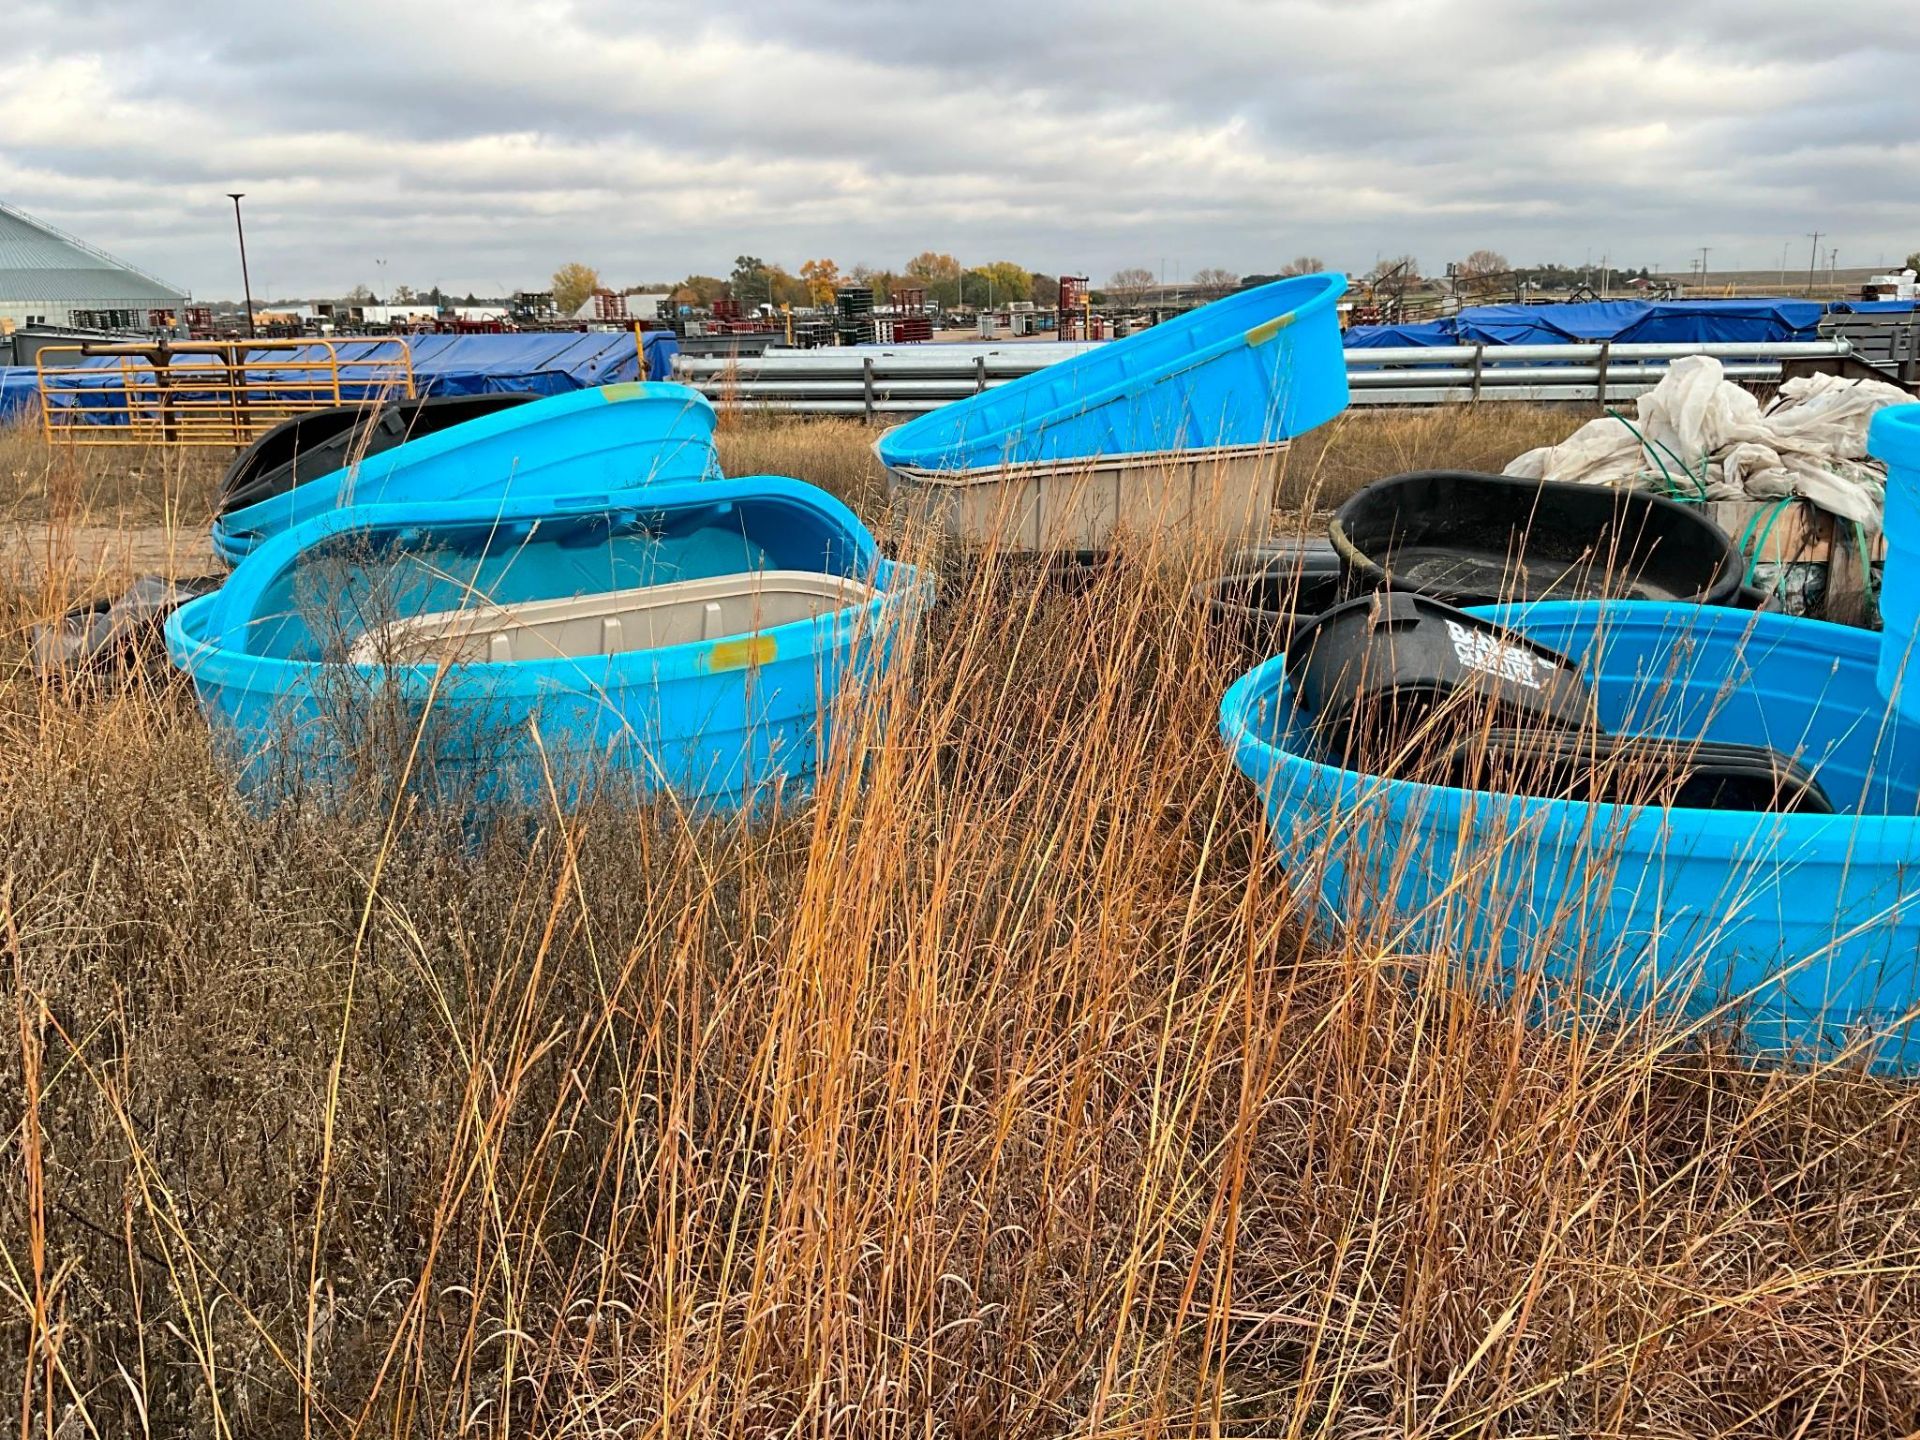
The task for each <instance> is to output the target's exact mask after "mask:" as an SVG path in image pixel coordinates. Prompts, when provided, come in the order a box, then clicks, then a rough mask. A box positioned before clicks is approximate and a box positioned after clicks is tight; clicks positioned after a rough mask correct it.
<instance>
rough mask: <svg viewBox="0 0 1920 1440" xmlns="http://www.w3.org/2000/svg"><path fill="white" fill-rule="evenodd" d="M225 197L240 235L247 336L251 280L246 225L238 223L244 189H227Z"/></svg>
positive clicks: (250, 325) (250, 335) (250, 322)
mask: <svg viewBox="0 0 1920 1440" xmlns="http://www.w3.org/2000/svg"><path fill="white" fill-rule="evenodd" d="M227 198H228V199H229V200H231V201H233V228H234V232H235V233H236V234H237V235H239V237H240V289H241V292H242V293H243V294H245V296H246V297H247V338H248V339H249V340H251V339H253V338H254V333H253V282H252V281H250V280H248V279H247V227H246V226H245V225H243V224H241V223H240V202H241V201H242V200H244V199H246V198H247V192H246V191H244V190H238V191H235V190H229V191H228V192H227Z"/></svg>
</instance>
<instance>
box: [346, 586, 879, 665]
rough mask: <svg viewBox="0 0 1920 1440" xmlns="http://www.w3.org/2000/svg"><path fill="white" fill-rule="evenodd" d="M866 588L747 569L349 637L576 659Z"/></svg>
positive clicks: (409, 649)
mask: <svg viewBox="0 0 1920 1440" xmlns="http://www.w3.org/2000/svg"><path fill="white" fill-rule="evenodd" d="M878 594H879V591H878V590H877V589H876V588H875V587H874V586H872V585H870V584H866V583H864V582H862V581H859V580H853V579H849V578H848V577H846V576H842V575H834V574H829V573H824V572H819V571H812V570H755V571H745V572H741V573H738V574H731V575H717V576H711V577H707V578H704V579H699V580H675V581H669V582H667V583H666V584H660V585H642V586H635V587H633V588H631V589H625V590H609V591H601V592H598V593H594V594H587V595H575V596H567V597H562V598H558V599H552V600H530V601H522V602H519V603H516V604H512V605H494V604H491V603H489V602H487V601H486V600H485V599H481V600H479V601H478V603H476V604H474V605H471V606H465V607H462V608H460V609H455V610H435V611H429V612H427V613H425V614H421V615H411V616H407V617H406V618H404V619H401V620H396V621H392V622H390V623H388V624H385V625H380V626H376V627H375V628H373V629H371V630H369V631H368V632H367V633H366V634H364V635H362V636H360V638H359V639H357V640H356V641H354V643H353V646H352V648H351V649H350V651H349V652H348V656H347V658H348V660H349V661H351V662H353V663H356V664H379V663H388V664H417V663H422V662H425V663H437V662H439V661H442V660H447V661H451V662H453V663H461V664H473V663H491V664H507V663H512V662H514V661H520V660H552V659H585V658H587V657H589V656H595V655H616V654H625V653H630V652H633V651H644V650H660V649H666V648H668V647H671V646H675V645H686V644H697V643H700V642H702V641H707V640H718V639H723V638H727V637H731V636H739V635H751V634H756V633H759V632H761V631H766V630H772V629H775V628H777V627H778V626H781V625H788V624H792V623H794V622H796V621H805V620H812V619H816V618H818V617H819V616H821V615H824V614H827V613H830V612H832V611H836V610H845V609H850V608H852V607H854V606H858V605H863V604H866V603H867V602H869V601H871V600H873V599H874V598H876V596H877V595H878Z"/></svg>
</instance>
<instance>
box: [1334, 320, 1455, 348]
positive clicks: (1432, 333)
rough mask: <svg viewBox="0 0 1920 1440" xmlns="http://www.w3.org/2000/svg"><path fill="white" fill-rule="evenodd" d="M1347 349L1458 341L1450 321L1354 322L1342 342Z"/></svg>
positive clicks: (1441, 343)
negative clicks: (1393, 323)
mask: <svg viewBox="0 0 1920 1440" xmlns="http://www.w3.org/2000/svg"><path fill="white" fill-rule="evenodd" d="M1343 343H1344V344H1345V345H1346V347H1347V349H1349V350H1387V349H1392V348H1394V347H1396V346H1401V345H1458V344H1459V343H1460V339H1459V337H1458V336H1457V335H1455V334H1454V333H1453V322H1452V321H1450V320H1436V321H1433V322H1431V323H1429V324H1425V325H1354V326H1351V327H1349V328H1348V330H1347V333H1346V336H1345V338H1344V342H1343Z"/></svg>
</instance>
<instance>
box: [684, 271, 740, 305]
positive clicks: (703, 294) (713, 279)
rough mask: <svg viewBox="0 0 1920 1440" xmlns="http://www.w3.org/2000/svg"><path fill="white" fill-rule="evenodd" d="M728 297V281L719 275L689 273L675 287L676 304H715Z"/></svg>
mask: <svg viewBox="0 0 1920 1440" xmlns="http://www.w3.org/2000/svg"><path fill="white" fill-rule="evenodd" d="M726 297H727V282H726V281H724V280H722V279H721V278H720V277H719V276H718V275H689V276H687V278H686V279H684V280H682V281H681V282H680V283H679V284H678V285H676V286H674V287H673V298H674V301H675V303H676V304H680V305H700V306H706V305H711V304H713V302H714V301H716V300H724V299H725V298H726Z"/></svg>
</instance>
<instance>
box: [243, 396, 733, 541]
mask: <svg viewBox="0 0 1920 1440" xmlns="http://www.w3.org/2000/svg"><path fill="white" fill-rule="evenodd" d="M713 430H714V413H713V406H712V405H711V404H710V403H709V402H708V401H707V399H706V398H705V397H704V396H702V395H701V394H699V393H698V392H697V391H694V390H690V389H688V388H687V387H686V386H683V385H668V384H661V383H653V382H629V383H625V384H619V385H603V386H600V387H599V388H597V389H593V390H575V391H571V392H569V393H567V394H563V395H552V396H547V397H545V398H543V399H540V400H536V401H533V402H532V403H530V404H526V405H521V406H517V407H515V408H513V409H510V410H503V411H500V412H499V413H497V414H493V415H487V416H483V417H481V418H480V419H477V420H469V421H467V422H466V423H465V424H463V425H456V426H453V427H451V428H449V429H446V430H442V431H439V432H437V433H435V434H432V435H426V436H422V437H421V438H420V439H417V440H410V441H408V442H407V443H406V444H404V445H397V446H395V447H394V448H393V449H391V450H386V451H383V452H381V453H379V454H377V455H370V456H368V457H366V458H365V459H363V460H361V461H360V462H359V463H358V464H354V465H349V466H347V467H346V468H344V469H342V470H339V471H336V472H335V473H334V474H332V475H326V476H320V477H317V478H315V479H312V480H308V481H306V482H305V483H304V484H301V485H298V486H296V487H294V488H293V489H291V490H289V491H287V492H286V493H285V494H283V495H276V496H274V497H273V498H272V499H270V500H263V501H261V502H260V503H259V504H257V505H249V506H247V507H246V508H245V509H241V510H235V511H233V512H231V513H230V514H227V515H223V516H221V517H220V518H219V519H218V520H216V521H215V522H214V526H213V547H214V549H215V550H216V551H217V552H218V553H219V554H220V556H221V558H223V559H224V560H226V561H227V562H228V563H229V564H237V563H238V562H239V561H240V560H241V558H243V557H244V556H246V555H247V554H249V553H250V552H251V551H253V550H254V549H256V548H257V547H258V546H259V545H260V544H261V543H262V542H263V541H265V540H267V539H269V538H270V537H272V536H274V535H277V534H280V533H281V532H282V531H285V530H287V529H289V528H291V527H293V526H295V525H298V524H300V523H301V522H302V521H305V520H310V519H312V518H313V517H315V516H317V515H323V514H325V513H326V512H328V511H330V510H336V509H339V508H341V507H343V506H348V505H355V506H368V505H396V504H406V503H409V502H414V501H427V502H431V501H451V500H493V501H504V500H527V499H537V498H540V497H543V496H564V495H590V494H595V493H600V494H606V493H609V492H613V491H621V490H631V489H635V488H637V487H639V486H643V485H650V484H654V483H657V482H663V481H675V480H702V479H710V478H713V477H715V476H717V475H718V474H719V465H718V461H717V460H716V459H715V457H714V451H713Z"/></svg>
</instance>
